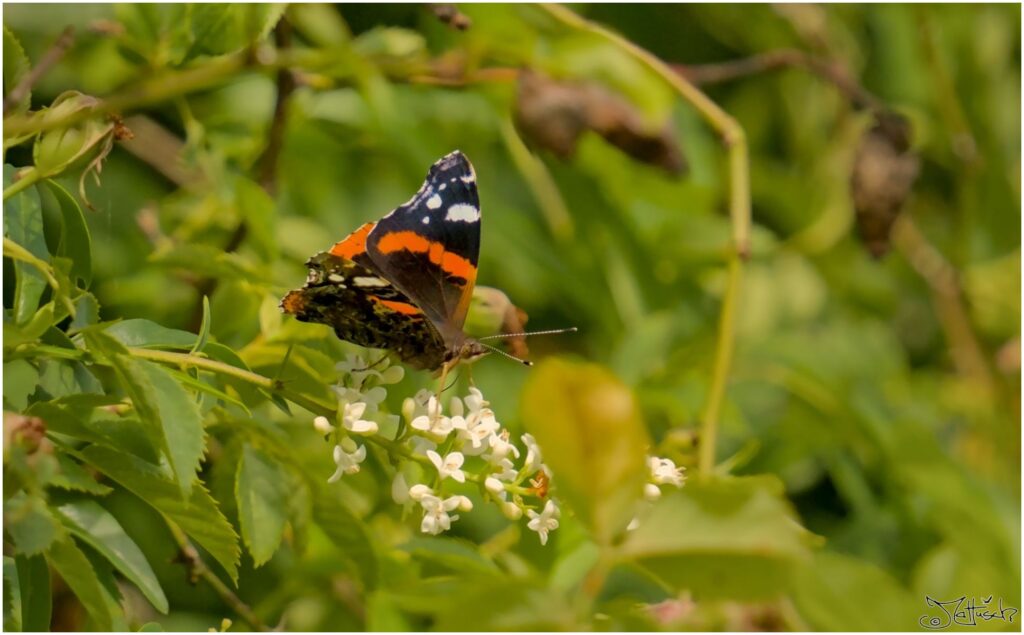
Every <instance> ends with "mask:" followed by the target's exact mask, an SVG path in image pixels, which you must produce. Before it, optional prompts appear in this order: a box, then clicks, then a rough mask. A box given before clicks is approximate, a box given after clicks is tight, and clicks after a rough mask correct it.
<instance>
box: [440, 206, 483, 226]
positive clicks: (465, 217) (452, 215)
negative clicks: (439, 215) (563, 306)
mask: <svg viewBox="0 0 1024 635" xmlns="http://www.w3.org/2000/svg"><path fill="white" fill-rule="evenodd" d="M444 219H445V220H449V221H458V222H461V223H475V222H477V221H478V220H480V210H478V209H477V208H475V207H473V206H472V205H467V204H466V203H456V204H455V205H452V206H451V207H449V208H448V213H447V214H446V215H445V217H444Z"/></svg>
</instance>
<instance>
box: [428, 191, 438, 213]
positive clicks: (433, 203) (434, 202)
mask: <svg viewBox="0 0 1024 635" xmlns="http://www.w3.org/2000/svg"><path fill="white" fill-rule="evenodd" d="M438 207H441V197H440V196H438V195H437V194H434V195H433V196H431V197H430V198H428V199H427V208H429V209H437V208H438Z"/></svg>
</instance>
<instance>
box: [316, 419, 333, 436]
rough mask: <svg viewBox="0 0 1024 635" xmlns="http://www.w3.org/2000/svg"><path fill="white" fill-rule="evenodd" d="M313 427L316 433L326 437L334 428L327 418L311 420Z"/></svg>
mask: <svg viewBox="0 0 1024 635" xmlns="http://www.w3.org/2000/svg"><path fill="white" fill-rule="evenodd" d="M313 427H314V428H316V431H317V432H319V433H320V434H325V435H326V434H330V433H331V432H334V426H332V425H331V421H330V419H328V418H327V417H317V418H316V419H313Z"/></svg>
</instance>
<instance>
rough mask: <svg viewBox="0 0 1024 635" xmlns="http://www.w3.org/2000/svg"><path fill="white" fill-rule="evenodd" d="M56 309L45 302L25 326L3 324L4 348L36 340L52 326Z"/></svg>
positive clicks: (9, 323) (51, 303) (10, 323)
mask: <svg viewBox="0 0 1024 635" xmlns="http://www.w3.org/2000/svg"><path fill="white" fill-rule="evenodd" d="M56 310H57V307H56V305H55V304H54V303H53V302H47V303H46V304H44V305H43V306H42V307H40V309H39V310H38V311H36V312H35V315H33V316H32V317H31V319H29V321H28V322H26V323H25V324H23V325H21V326H18V325H16V324H15V323H14V322H5V323H4V347H5V348H8V349H11V348H14V347H16V346H18V345H19V344H24V343H25V342H32V341H35V340H36V339H38V338H39V337H40V336H41V335H42V334H43V333H45V332H46V330H47V329H49V328H50V327H52V326H53V324H54V322H55V321H56V319H55V314H56Z"/></svg>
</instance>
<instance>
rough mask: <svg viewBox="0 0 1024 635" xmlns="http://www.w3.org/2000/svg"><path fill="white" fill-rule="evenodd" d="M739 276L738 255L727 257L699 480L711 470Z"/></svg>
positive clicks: (703, 422)
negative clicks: (727, 276)
mask: <svg viewBox="0 0 1024 635" xmlns="http://www.w3.org/2000/svg"><path fill="white" fill-rule="evenodd" d="M742 273H743V268H742V264H741V262H740V258H739V255H737V254H733V255H732V256H731V257H730V258H729V274H728V275H729V278H728V281H727V282H726V287H725V298H724V299H723V300H722V312H721V313H720V314H719V316H718V340H717V341H716V342H715V361H714V366H713V371H712V375H711V386H710V387H709V388H708V399H707V401H706V402H705V404H704V410H703V412H702V413H701V437H700V456H699V459H698V464H697V466H698V471H699V475H700V479H701V480H702V481H706V480H708V479H709V478H710V477H711V475H712V472H713V471H714V468H715V440H716V438H717V436H718V420H719V418H720V416H721V410H722V402H723V401H724V399H725V386H726V384H727V382H728V379H729V367H730V365H731V361H732V352H733V345H734V340H735V337H734V334H735V323H736V305H737V304H738V301H739V289H740V282H741V277H742Z"/></svg>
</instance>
